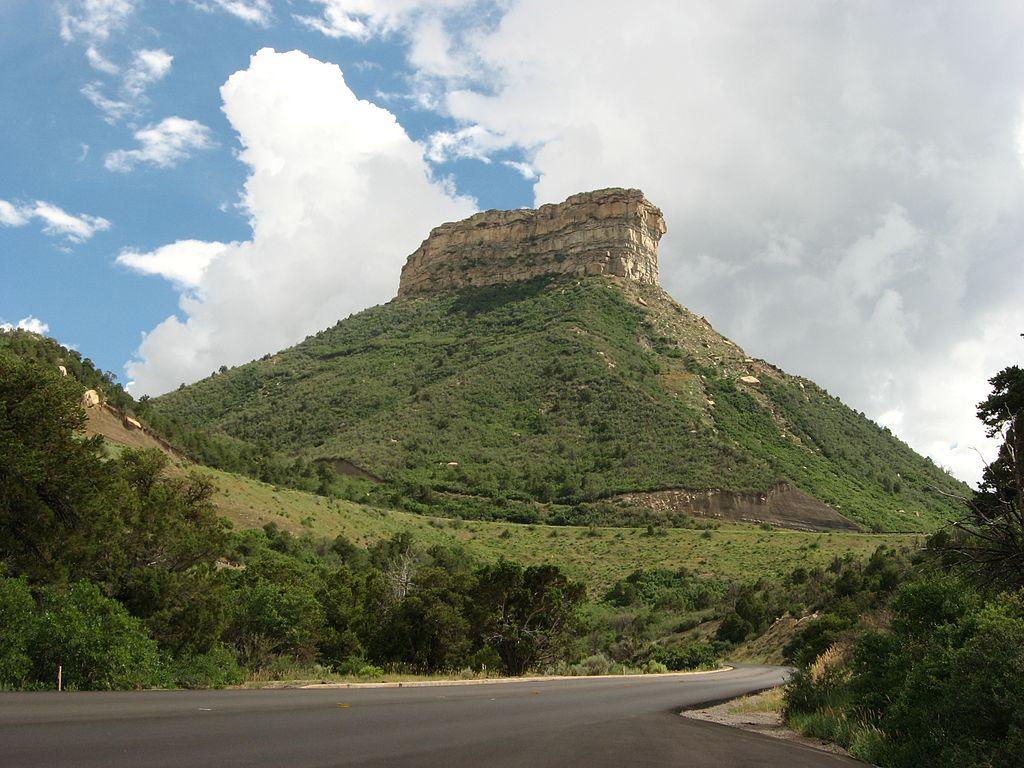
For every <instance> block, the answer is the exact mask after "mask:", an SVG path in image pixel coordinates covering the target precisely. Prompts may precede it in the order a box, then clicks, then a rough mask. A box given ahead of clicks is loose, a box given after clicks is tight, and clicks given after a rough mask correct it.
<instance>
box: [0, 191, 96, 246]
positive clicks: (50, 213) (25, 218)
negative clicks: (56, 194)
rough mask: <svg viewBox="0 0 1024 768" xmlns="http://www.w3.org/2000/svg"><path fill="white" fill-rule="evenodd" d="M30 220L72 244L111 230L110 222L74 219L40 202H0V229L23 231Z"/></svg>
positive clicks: (84, 216) (81, 218) (93, 218)
mask: <svg viewBox="0 0 1024 768" xmlns="http://www.w3.org/2000/svg"><path fill="white" fill-rule="evenodd" d="M33 219H38V220H39V221H40V222H41V223H42V228H43V232H44V233H45V234H47V235H51V236H54V237H63V238H65V239H66V240H67V241H68V242H71V243H84V242H85V241H86V240H88V239H90V238H91V237H92V236H93V235H95V234H96V233H97V232H103V231H105V230H107V229H110V222H109V221H107V220H106V219H104V218H102V217H100V216H90V215H89V214H87V213H81V214H78V215H77V216H75V215H73V214H70V213H68V212H67V211H65V210H64V209H63V208H60V207H58V206H56V205H54V204H53V203H47V202H45V201H43V200H36V201H35V202H34V203H28V204H23V205H19V204H15V203H11V202H8V201H7V200H0V226H5V227H23V226H25V225H26V224H28V223H29V222H30V221H32V220H33Z"/></svg>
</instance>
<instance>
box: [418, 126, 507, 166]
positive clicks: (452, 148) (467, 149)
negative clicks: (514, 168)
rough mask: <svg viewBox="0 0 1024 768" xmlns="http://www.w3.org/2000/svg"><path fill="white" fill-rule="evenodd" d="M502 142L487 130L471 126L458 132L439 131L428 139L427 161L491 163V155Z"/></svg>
mask: <svg viewBox="0 0 1024 768" xmlns="http://www.w3.org/2000/svg"><path fill="white" fill-rule="evenodd" d="M501 146H502V142H501V140H500V139H498V138H497V137H496V136H494V135H493V134H492V133H491V132H490V131H488V130H487V129H486V128H481V127H480V126H479V125H470V126H467V127H465V128H460V129H458V130H456V131H437V132H435V133H433V134H431V135H430V136H429V137H428V138H427V159H428V160H430V162H432V163H444V162H447V161H449V160H463V159H467V158H468V159H472V160H480V161H481V162H484V163H490V162H491V159H490V154H491V153H492V152H493V151H494V150H495V149H499V148H501Z"/></svg>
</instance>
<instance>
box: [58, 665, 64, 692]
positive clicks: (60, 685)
mask: <svg viewBox="0 0 1024 768" xmlns="http://www.w3.org/2000/svg"><path fill="white" fill-rule="evenodd" d="M63 689H64V665H63V664H58V665H57V690H58V691H61V690H63Z"/></svg>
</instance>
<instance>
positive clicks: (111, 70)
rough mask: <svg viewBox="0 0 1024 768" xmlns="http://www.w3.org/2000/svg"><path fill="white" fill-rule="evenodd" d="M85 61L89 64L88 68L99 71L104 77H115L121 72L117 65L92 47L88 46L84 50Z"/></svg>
mask: <svg viewBox="0 0 1024 768" xmlns="http://www.w3.org/2000/svg"><path fill="white" fill-rule="evenodd" d="M85 59H86V61H88V62H89V66H90V67H92V68H93V69H96V70H99V71H100V72H102V73H103V74H105V75H116V74H118V73H119V72H120V71H121V68H120V67H119V66H117V64H115V63H114V62H112V61H111V60H110V59H108V58H107V57H106V56H104V55H103V54H102V53H101V52H100V51H99V49H97V48H96V46H94V45H90V46H89V47H88V48H86V49H85Z"/></svg>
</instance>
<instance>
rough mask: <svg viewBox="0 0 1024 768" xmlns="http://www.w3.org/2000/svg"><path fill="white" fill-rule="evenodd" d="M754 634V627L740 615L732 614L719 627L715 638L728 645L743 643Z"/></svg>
mask: <svg viewBox="0 0 1024 768" xmlns="http://www.w3.org/2000/svg"><path fill="white" fill-rule="evenodd" d="M753 632H754V625H753V624H751V623H750V622H749V621H747V620H746V619H744V618H743V617H742V616H740V615H739V614H738V613H735V612H733V613H730V614H729V615H728V616H726V617H725V618H724V619H722V623H721V624H719V625H718V631H717V632H716V633H715V637H717V638H718V639H719V640H724V641H726V642H727V643H742V642H743V641H744V640H746V639H747V637H749V636H750V635H751V634H753Z"/></svg>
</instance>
